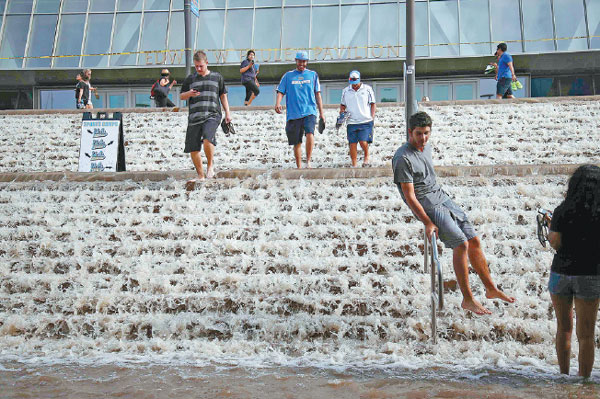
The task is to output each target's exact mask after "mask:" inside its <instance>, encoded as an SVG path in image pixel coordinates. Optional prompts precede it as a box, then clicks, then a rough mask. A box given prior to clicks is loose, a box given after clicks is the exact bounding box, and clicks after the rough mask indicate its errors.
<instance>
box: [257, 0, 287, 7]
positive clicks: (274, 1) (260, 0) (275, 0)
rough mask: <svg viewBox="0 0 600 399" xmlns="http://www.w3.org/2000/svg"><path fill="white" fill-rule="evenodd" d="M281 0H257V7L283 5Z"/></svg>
mask: <svg viewBox="0 0 600 399" xmlns="http://www.w3.org/2000/svg"><path fill="white" fill-rule="evenodd" d="M281 3H282V1H281V0H256V7H271V6H272V7H281Z"/></svg>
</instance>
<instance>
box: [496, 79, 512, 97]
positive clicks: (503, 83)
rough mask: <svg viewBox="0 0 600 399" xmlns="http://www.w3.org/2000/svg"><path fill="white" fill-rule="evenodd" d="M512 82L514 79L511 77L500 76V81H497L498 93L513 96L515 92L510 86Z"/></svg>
mask: <svg viewBox="0 0 600 399" xmlns="http://www.w3.org/2000/svg"><path fill="white" fill-rule="evenodd" d="M511 83H512V79H510V78H500V79H498V83H496V94H498V95H500V96H503V97H504V96H512V95H513V92H512V89H511V88H510V84H511Z"/></svg>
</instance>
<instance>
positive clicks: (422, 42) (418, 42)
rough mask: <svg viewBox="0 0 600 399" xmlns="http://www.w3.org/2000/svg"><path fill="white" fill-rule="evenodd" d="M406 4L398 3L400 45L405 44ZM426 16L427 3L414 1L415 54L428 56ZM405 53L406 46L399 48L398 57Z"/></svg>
mask: <svg viewBox="0 0 600 399" xmlns="http://www.w3.org/2000/svg"><path fill="white" fill-rule="evenodd" d="M404 21H406V4H404V3H401V4H400V45H401V46H406V24H405V22H404ZM427 21H428V18H427V3H424V2H416V3H415V56H416V57H427V56H429V46H428V44H429V27H428V22H427ZM405 54H406V47H402V48H401V49H400V57H404V56H405Z"/></svg>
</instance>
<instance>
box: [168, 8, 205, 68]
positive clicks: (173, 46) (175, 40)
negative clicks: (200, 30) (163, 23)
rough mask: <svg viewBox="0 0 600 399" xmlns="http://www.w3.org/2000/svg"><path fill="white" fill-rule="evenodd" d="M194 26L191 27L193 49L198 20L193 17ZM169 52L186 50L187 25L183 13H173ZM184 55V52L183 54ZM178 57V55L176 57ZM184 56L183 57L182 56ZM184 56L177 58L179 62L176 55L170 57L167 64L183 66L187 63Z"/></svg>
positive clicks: (170, 26) (170, 25)
mask: <svg viewBox="0 0 600 399" xmlns="http://www.w3.org/2000/svg"><path fill="white" fill-rule="evenodd" d="M191 20H192V26H191V30H192V32H191V40H192V48H195V47H194V39H195V37H196V24H197V21H198V18H196V16H194V15H192V18H191ZM168 49H169V50H182V49H185V24H184V21H183V11H177V12H171V23H170V24H169V46H168ZM181 53H182V52H181ZM175 56H176V55H175ZM182 56H183V55H182ZM182 56H177V57H176V58H177V60H174V58H173V57H174V54H169V55H168V60H167V62H168V63H169V64H174V63H176V64H182V63H185V61H184V59H183V58H181V57H182Z"/></svg>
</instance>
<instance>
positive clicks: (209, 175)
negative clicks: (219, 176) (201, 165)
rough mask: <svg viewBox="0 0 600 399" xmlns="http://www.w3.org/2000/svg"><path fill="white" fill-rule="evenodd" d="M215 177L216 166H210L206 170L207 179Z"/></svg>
mask: <svg viewBox="0 0 600 399" xmlns="http://www.w3.org/2000/svg"><path fill="white" fill-rule="evenodd" d="M213 177H215V168H213V167H212V166H211V167H210V168H208V170H207V171H206V178H207V179H212V178H213Z"/></svg>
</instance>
